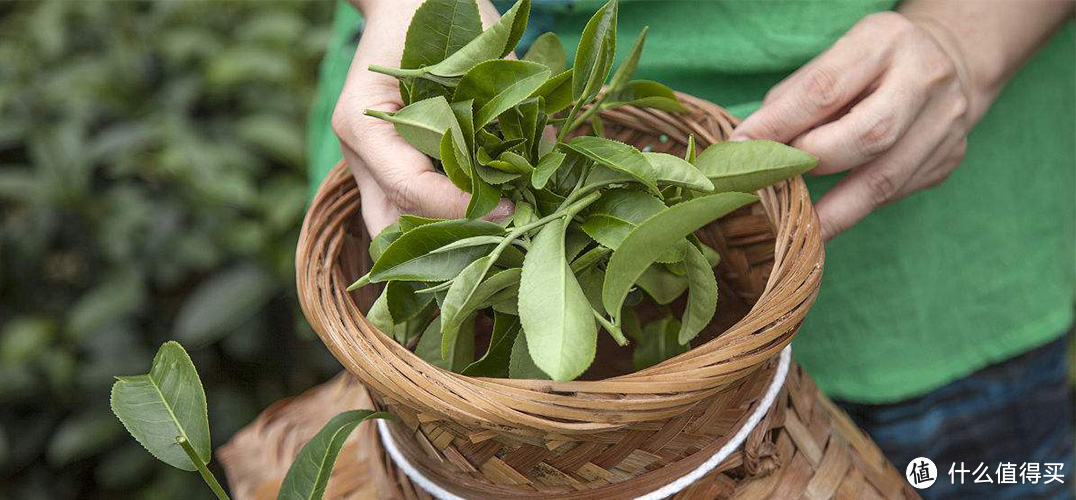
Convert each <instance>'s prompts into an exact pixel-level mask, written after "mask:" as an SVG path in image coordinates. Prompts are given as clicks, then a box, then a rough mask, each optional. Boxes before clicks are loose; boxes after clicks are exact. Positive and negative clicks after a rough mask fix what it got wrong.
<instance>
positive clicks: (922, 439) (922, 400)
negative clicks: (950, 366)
mask: <svg viewBox="0 0 1076 500" xmlns="http://www.w3.org/2000/svg"><path fill="white" fill-rule="evenodd" d="M1070 338H1071V332H1070V335H1063V336H1062V337H1061V339H1059V340H1055V341H1053V342H1050V343H1049V344H1046V345H1045V346H1042V347H1039V348H1038V349H1035V350H1033V351H1030V352H1028V353H1026V354H1023V355H1021V356H1018V357H1016V358H1013V359H1010V360H1008V361H1004V362H1002V363H998V364H995V365H991V366H989V367H987V368H985V369H983V370H980V371H978V372H976V373H974V374H972V375H970V376H968V377H966V378H963V379H960V380H957V381H955V382H952V383H950V384H948V385H946V386H944V387H942V388H941V389H938V390H936V391H934V392H931V393H929V394H927V395H925V396H922V397H919V398H915V399H911V400H907V401H902V402H899V403H895V404H886V405H864V404H852V403H841V406H842V407H843V408H844V409H845V411H847V412H848V414H849V415H850V416H851V417H852V419H853V420H855V421H856V423H857V424H859V425H860V427H862V428H863V429H864V430H866V431H867V432H868V433H869V434H870V435H871V437H872V438H873V439H874V441H875V442H877V443H878V446H879V447H881V448H882V451H883V452H885V454H886V456H888V457H889V460H890V461H891V462H893V465H895V466H896V467H897V469H898V470H899V471H901V472H902V473H903V472H904V471H905V468H906V467H907V465H908V463H909V462H911V461H912V460H913V459H915V458H917V457H926V458H929V459H931V460H932V461H933V462H934V464H935V465H936V466H937V469H938V477H937V480H936V482H935V483H934V484H933V485H932V486H930V487H929V488H927V489H923V490H920V491H919V493H920V494H921V495H922V496H923V498H924V499H927V500H939V499H945V500H950V499H975V500H981V499H998V500H1009V499H1013V500H1016V499H1020V500H1025V499H1050V500H1072V499H1074V498H1076V493H1074V491H1076V489H1074V486H1076V475H1074V474H1073V446H1074V440H1076V435H1074V431H1073V425H1074V423H1073V413H1074V407H1076V401H1074V399H1073V386H1072V380H1071V378H1070V377H1071V375H1070V372H1069V364H1070V362H1071V356H1072V352H1071V351H1070V349H1069V345H1068V344H1069V340H1070ZM961 462H963V467H961ZM1028 462H1030V463H1039V464H1040V466H1039V470H1040V473H1042V472H1044V471H1045V466H1046V464H1047V463H1060V464H1063V465H1062V468H1061V474H1062V475H1063V477H1062V479H1063V480H1064V483H1059V482H1057V481H1053V482H1051V483H1050V484H1045V480H1043V479H1040V480H1039V481H1038V484H1031V483H1030V481H1028V482H1027V483H1025V484H1020V479H1021V478H1020V476H1019V475H1017V477H1016V482H1017V484H1015V485H1013V484H998V482H999V480H1000V478H999V477H998V466H999V464H1001V463H1011V464H1015V467H1017V468H1019V467H1020V466H1021V464H1023V463H1028ZM953 464H956V469H955V470H956V471H959V469H961V468H964V469H967V470H969V472H967V473H966V474H965V478H964V484H963V485H961V484H959V481H960V474H959V473H956V474H955V478H956V483H957V484H953V482H952V480H951V479H950V474H949V471H950V468H951V467H952V466H953ZM980 464H983V465H984V468H987V469H988V472H989V477H990V479H991V480H992V481H993V483H978V484H977V483H975V478H976V477H977V475H976V474H974V473H973V472H974V471H975V470H976V469H977V468H978V467H979V465H980ZM978 477H980V479H983V480H985V479H986V476H982V475H981V474H980V475H978Z"/></svg>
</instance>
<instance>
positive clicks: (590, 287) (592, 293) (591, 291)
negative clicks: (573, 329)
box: [575, 266, 613, 333]
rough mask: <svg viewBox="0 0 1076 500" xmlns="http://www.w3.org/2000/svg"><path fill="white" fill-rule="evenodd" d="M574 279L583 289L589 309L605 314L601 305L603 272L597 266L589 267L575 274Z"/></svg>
mask: <svg viewBox="0 0 1076 500" xmlns="http://www.w3.org/2000/svg"><path fill="white" fill-rule="evenodd" d="M575 278H576V279H577V280H579V287H580V288H582V289H583V295H586V297H587V302H589V303H590V307H591V309H594V311H595V312H596V313H598V314H599V315H601V314H605V306H603V305H602V283H603V282H604V281H605V271H602V269H601V268H600V267H598V266H591V267H587V268H586V269H583V270H582V271H579V272H577V273H576V274H575ZM610 333H613V332H610Z"/></svg>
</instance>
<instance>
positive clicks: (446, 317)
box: [441, 255, 495, 358]
mask: <svg viewBox="0 0 1076 500" xmlns="http://www.w3.org/2000/svg"><path fill="white" fill-rule="evenodd" d="M494 259H495V256H493V255H487V256H485V257H482V258H480V259H478V260H475V261H474V262H472V263H471V264H470V265H468V266H467V267H465V268H463V270H462V271H460V273H459V274H458V275H457V276H456V277H455V278H453V279H452V286H450V287H448V293H447V294H445V300H444V301H443V302H442V303H441V357H442V358H447V357H448V352H449V350H450V349H451V348H452V346H453V345H454V344H455V337H456V330H457V329H458V328H459V326H460V324H461V323H462V322H463V320H464V318H465V316H466V315H468V314H470V313H471V311H465V310H464V308H465V307H466V306H467V305H468V302H469V301H470V300H471V297H472V296H473V295H474V293H475V289H477V288H478V285H479V284H480V283H481V282H482V279H483V278H485V277H486V273H487V272H489V269H490V267H492V266H493V261H494Z"/></svg>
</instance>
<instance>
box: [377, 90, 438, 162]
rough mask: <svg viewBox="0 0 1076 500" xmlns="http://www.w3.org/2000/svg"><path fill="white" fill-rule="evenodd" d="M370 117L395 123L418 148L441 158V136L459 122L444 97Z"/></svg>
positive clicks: (402, 134) (379, 112) (409, 141)
mask: <svg viewBox="0 0 1076 500" xmlns="http://www.w3.org/2000/svg"><path fill="white" fill-rule="evenodd" d="M366 114H367V115H370V116H374V117H377V118H380V119H382V120H385V121H388V122H390V123H392V125H393V126H394V127H395V128H396V132H398V133H399V134H400V136H402V137H403V138H404V139H405V140H407V142H408V143H409V144H411V145H412V146H414V147H415V149H417V150H419V151H422V152H423V153H425V154H427V155H429V156H432V157H434V158H437V159H441V136H443V135H444V134H445V131H446V130H448V129H449V127H451V126H452V125H454V124H455V123H456V117H455V115H453V114H452V108H450V107H449V106H448V101H446V100H445V98H444V97H441V96H437V97H433V98H430V99H426V100H424V101H418V102H414V103H411V104H409V105H408V106H407V107H405V108H403V109H401V110H399V111H397V112H395V113H386V112H384V111H377V110H367V111H366Z"/></svg>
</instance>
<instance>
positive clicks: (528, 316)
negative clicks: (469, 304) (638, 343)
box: [519, 218, 598, 381]
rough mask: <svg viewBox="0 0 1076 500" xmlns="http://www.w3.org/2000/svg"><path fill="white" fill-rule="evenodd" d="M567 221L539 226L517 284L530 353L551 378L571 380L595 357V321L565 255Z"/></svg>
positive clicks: (521, 315)
mask: <svg viewBox="0 0 1076 500" xmlns="http://www.w3.org/2000/svg"><path fill="white" fill-rule="evenodd" d="M567 225H568V221H567V220H565V219H564V218H561V219H557V220H555V221H553V222H550V223H549V224H547V225H546V226H544V227H543V228H542V229H541V230H540V231H539V232H538V235H537V236H535V238H534V240H533V241H532V242H531V248H530V250H529V251H528V252H527V256H526V259H525V260H524V261H523V272H522V275H521V278H520V284H519V317H520V320H521V321H522V322H523V331H524V332H525V333H526V336H527V344H528V347H529V351H530V354H531V358H532V359H534V362H535V364H536V365H537V366H539V367H540V368H541V369H542V371H543V372H545V373H547V374H549V375H550V376H552V377H553V379H554V380H558V381H566V380H572V379H574V378H575V377H578V376H579V375H580V374H582V373H583V372H584V371H585V370H586V369H587V367H589V366H590V363H591V362H592V361H594V353H595V350H596V348H597V335H598V331H597V326H596V325H595V323H594V317H593V313H592V311H591V309H590V304H589V302H587V298H586V295H585V294H584V293H583V289H582V288H580V286H579V282H578V281H577V280H576V278H575V275H574V274H573V273H572V271H571V269H570V268H569V267H568V262H567V260H566V258H565V249H564V235H565V230H566V229H567Z"/></svg>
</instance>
